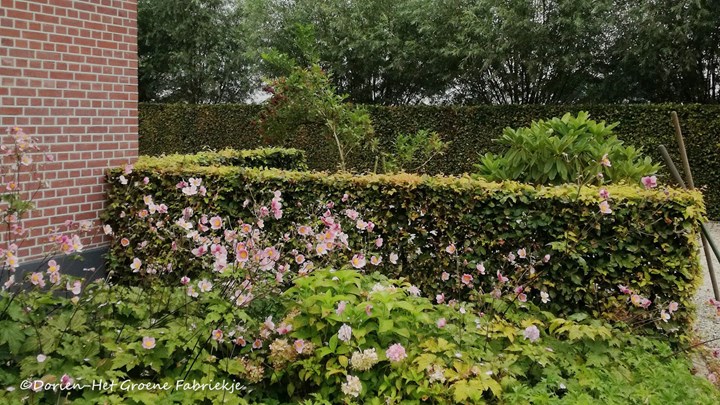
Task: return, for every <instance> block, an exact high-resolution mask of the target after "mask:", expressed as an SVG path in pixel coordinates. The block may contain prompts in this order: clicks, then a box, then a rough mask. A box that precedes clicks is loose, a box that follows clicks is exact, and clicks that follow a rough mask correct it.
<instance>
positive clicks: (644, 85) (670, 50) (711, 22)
mask: <svg viewBox="0 0 720 405" xmlns="http://www.w3.org/2000/svg"><path fill="white" fill-rule="evenodd" d="M615 10H616V14H615V16H614V19H615V21H616V22H617V32H618V36H617V38H616V40H615V41H614V43H613V44H612V46H611V47H610V49H609V53H608V63H607V65H605V66H603V67H602V68H601V69H600V70H599V74H600V75H601V76H602V77H604V80H603V83H602V84H601V85H600V86H599V87H598V89H597V91H596V92H595V93H596V97H597V98H598V99H600V100H602V101H609V102H617V101H623V100H626V101H635V102H638V101H651V102H710V101H712V100H713V99H714V100H715V101H720V98H719V97H718V96H720V94H718V91H719V90H720V89H719V88H718V83H717V78H718V76H720V74H719V73H720V66H719V64H718V61H719V60H720V2H718V1H712V0H693V1H688V0H685V1H677V0H645V1H636V0H617V1H616V8H615Z"/></svg>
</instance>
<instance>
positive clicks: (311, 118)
mask: <svg viewBox="0 0 720 405" xmlns="http://www.w3.org/2000/svg"><path fill="white" fill-rule="evenodd" d="M264 57H265V58H266V59H268V60H270V61H271V64H274V65H276V66H277V65H280V66H282V67H286V68H289V70H290V73H289V74H288V75H287V76H286V77H280V78H277V79H274V80H271V81H270V84H269V86H267V87H266V91H268V92H270V93H271V94H272V97H271V98H270V99H269V100H268V101H267V102H266V106H265V109H264V111H263V112H262V113H261V114H260V120H259V128H260V133H261V134H262V135H263V137H264V138H265V139H266V140H269V141H272V142H274V143H283V142H284V141H285V140H287V139H289V138H292V137H293V136H294V135H295V134H296V133H297V132H298V131H300V130H301V129H302V128H303V127H307V126H310V127H312V128H317V129H319V131H318V132H319V135H320V136H322V137H324V138H325V139H326V140H327V141H328V142H330V143H332V144H333V145H335V147H336V149H337V152H338V159H339V160H338V168H339V169H340V171H347V170H348V164H347V160H348V157H349V156H350V154H351V153H352V151H353V150H354V149H355V148H359V147H362V146H363V144H364V143H368V142H369V141H370V140H371V138H372V136H373V127H372V122H371V121H370V114H368V112H367V110H366V109H365V108H364V107H362V106H357V105H353V104H351V103H348V102H347V95H345V94H343V95H339V94H338V92H337V89H335V87H334V86H333V85H332V83H331V75H330V74H328V73H326V72H325V71H324V70H323V69H322V68H321V67H320V65H318V64H317V62H316V61H311V65H310V67H307V68H305V67H302V66H298V65H295V64H293V62H292V61H289V60H288V59H289V58H288V57H287V56H285V55H283V54H281V53H279V52H277V51H276V52H273V53H272V54H268V55H264Z"/></svg>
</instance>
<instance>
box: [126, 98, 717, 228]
mask: <svg viewBox="0 0 720 405" xmlns="http://www.w3.org/2000/svg"><path fill="white" fill-rule="evenodd" d="M368 108H369V111H370V113H371V115H372V120H373V125H374V127H375V133H376V135H377V136H378V138H379V139H380V144H381V147H382V148H383V149H385V150H390V146H391V145H392V142H393V140H394V139H395V136H396V135H397V133H400V132H403V133H410V132H415V131H417V130H419V129H423V128H425V129H431V130H435V131H438V132H439V133H440V134H441V136H442V138H443V140H445V141H450V142H451V144H450V148H449V150H448V152H447V154H446V155H445V156H443V157H442V158H439V159H436V160H434V161H432V162H430V163H429V165H428V167H427V169H428V172H429V173H431V174H437V173H445V174H460V173H464V172H473V171H474V167H473V165H474V164H475V163H478V162H479V157H480V155H484V154H485V153H486V152H495V153H498V152H500V148H499V145H497V144H494V142H492V139H494V138H498V137H499V136H500V135H501V133H502V130H503V128H505V127H512V128H517V127H521V126H526V125H529V124H530V122H531V121H532V120H537V119H544V118H551V117H554V116H562V115H563V114H564V113H566V112H570V113H577V112H579V111H589V112H590V116H591V118H593V119H596V120H606V121H608V122H616V121H619V122H620V126H618V127H617V128H616V129H615V132H616V133H617V134H618V137H619V138H620V139H621V140H623V141H625V143H626V144H627V145H634V146H642V147H643V148H644V149H645V152H646V153H647V154H649V155H650V156H651V157H652V158H653V160H654V161H656V162H661V163H664V162H663V161H662V157H661V155H660V153H659V151H658V150H657V147H658V145H660V144H664V145H666V146H667V147H668V150H669V151H670V154H671V155H672V156H673V159H675V162H676V164H677V165H678V167H679V168H680V169H681V170H682V167H681V166H682V165H681V164H680V158H679V154H678V152H677V151H676V149H677V147H676V143H675V138H674V129H673V127H672V123H671V121H670V112H671V111H673V110H675V111H677V112H678V115H679V116H680V121H681V124H682V127H683V134H684V135H685V145H686V147H687V152H688V156H689V158H690V163H691V166H692V169H693V176H694V178H695V184H696V186H698V187H704V190H703V193H704V194H705V197H706V203H707V207H708V214H709V216H710V217H711V218H712V219H720V187H718V186H717V184H720V105H699V104H692V105H677V104H647V105H577V106H576V105H566V106H563V105H559V106H545V105H509V106H397V107H386V106H368ZM261 109H262V107H260V106H256V105H231V104H228V105H199V106H198V105H182V104H141V105H140V153H141V154H144V155H158V154H161V153H196V152H197V151H199V150H202V149H203V148H214V149H222V148H225V147H234V148H254V147H258V146H260V145H262V144H263V142H262V140H261V137H260V135H258V132H257V128H256V127H255V126H254V124H253V121H254V120H255V119H256V117H257V115H258V113H259V112H260V111H261ZM285 146H292V147H296V148H298V149H302V150H305V151H306V152H307V153H308V165H309V166H310V168H311V169H315V170H333V169H335V168H336V166H337V152H336V151H335V150H334V148H333V145H329V144H327V143H325V142H324V141H322V140H321V139H320V138H318V137H316V136H313V130H312V128H304V129H303V130H301V131H300V132H299V134H298V136H297V137H296V138H295V139H293V140H292V141H291V144H290V145H285ZM375 156H376V155H375V154H371V153H369V152H367V151H359V152H358V153H357V154H356V155H355V156H352V157H351V159H350V166H351V167H355V168H357V169H358V170H368V169H370V168H372V167H373V164H374V160H375ZM661 175H663V176H664V178H663V179H662V180H665V181H668V182H671V181H672V180H671V178H670V176H669V174H668V173H667V171H662V172H661Z"/></svg>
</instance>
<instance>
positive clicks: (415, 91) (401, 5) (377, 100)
mask: <svg viewBox="0 0 720 405" xmlns="http://www.w3.org/2000/svg"><path fill="white" fill-rule="evenodd" d="M248 2H249V4H250V6H249V9H250V10H252V12H251V15H252V16H253V17H252V18H251V21H252V23H251V25H252V26H253V28H252V30H251V31H252V32H254V33H256V34H257V35H256V36H255V41H256V42H255V43H256V44H257V47H258V48H259V49H268V48H274V49H277V50H279V51H280V52H282V53H285V54H288V55H290V56H291V57H292V58H293V59H295V60H297V61H298V63H299V64H300V65H303V66H307V58H306V56H305V55H303V52H302V51H301V50H300V49H299V48H298V46H297V41H296V36H297V34H298V32H297V27H298V25H300V26H312V27H314V33H315V42H316V44H317V48H316V49H317V52H318V57H319V60H320V64H321V66H322V67H323V68H325V69H327V70H331V71H332V72H333V73H334V74H333V83H334V85H335V86H336V87H337V88H338V90H339V91H340V92H342V93H347V94H348V96H349V99H350V100H352V101H353V102H356V103H374V104H406V103H418V102H421V101H423V100H427V99H432V98H436V97H442V96H443V95H444V93H445V90H446V89H447V87H448V85H449V83H450V82H451V80H452V79H453V77H454V74H455V73H456V69H457V66H458V61H459V59H458V58H457V56H455V55H451V54H448V53H446V52H445V51H446V47H445V44H446V43H447V41H448V40H449V39H450V38H451V36H452V32H453V28H452V26H451V23H452V22H453V21H454V18H453V16H454V15H456V14H457V13H458V12H459V9H458V6H459V5H461V3H462V2H461V1H458V0H363V1H347V0H296V1H294V2H288V1H285V0H248ZM265 73H273V72H267V71H266V72H265Z"/></svg>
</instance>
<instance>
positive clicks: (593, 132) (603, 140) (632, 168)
mask: <svg viewBox="0 0 720 405" xmlns="http://www.w3.org/2000/svg"><path fill="white" fill-rule="evenodd" d="M617 125H618V123H615V124H612V125H608V126H606V125H605V121H602V122H599V123H598V122H595V121H593V120H589V119H588V113H587V112H580V113H579V114H578V116H577V117H573V116H571V115H570V114H569V113H568V114H565V115H564V116H563V117H562V118H552V119H550V120H547V121H543V120H541V121H533V122H532V124H530V127H523V128H519V129H516V130H515V129H512V128H505V130H504V131H503V135H502V137H500V138H499V139H496V141H497V142H498V143H500V144H502V145H505V146H506V147H507V150H506V151H505V152H504V154H503V155H500V156H498V155H495V154H492V153H487V154H486V155H485V156H484V157H483V158H482V159H481V162H480V164H479V165H478V166H477V167H478V172H479V173H480V175H481V176H483V177H485V178H487V179H488V180H494V181H501V180H517V181H521V182H525V183H532V184H563V183H578V184H586V183H588V182H592V183H599V184H602V183H603V182H604V181H607V182H614V183H617V182H623V181H626V182H631V183H637V182H639V181H640V179H641V178H642V177H643V176H649V175H652V174H654V173H656V172H657V170H658V168H659V166H658V165H653V164H652V162H651V160H650V158H649V157H645V158H643V157H642V155H641V149H636V148H634V147H632V146H627V147H626V146H623V143H622V141H620V140H618V139H617V136H615V135H613V132H612V130H613V128H614V127H615V126H617Z"/></svg>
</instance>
